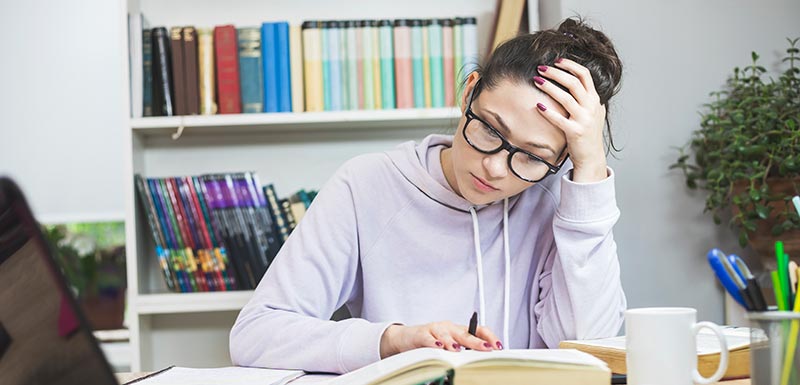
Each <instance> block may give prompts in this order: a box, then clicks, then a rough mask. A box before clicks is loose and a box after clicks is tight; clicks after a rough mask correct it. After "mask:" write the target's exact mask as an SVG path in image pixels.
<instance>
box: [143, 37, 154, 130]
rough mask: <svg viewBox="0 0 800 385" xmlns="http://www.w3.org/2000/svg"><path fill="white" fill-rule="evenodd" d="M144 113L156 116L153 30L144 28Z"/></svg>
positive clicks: (144, 114)
mask: <svg viewBox="0 0 800 385" xmlns="http://www.w3.org/2000/svg"><path fill="white" fill-rule="evenodd" d="M142 115H143V116H154V110H153V31H152V30H151V29H149V28H145V29H143V30H142Z"/></svg>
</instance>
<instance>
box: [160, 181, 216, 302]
mask: <svg viewBox="0 0 800 385" xmlns="http://www.w3.org/2000/svg"><path fill="white" fill-rule="evenodd" d="M161 181H162V183H163V184H164V185H165V191H166V192H167V197H168V198H169V202H168V203H167V206H168V207H169V210H170V212H171V213H172V215H173V219H174V221H175V224H176V229H177V230H178V234H177V239H178V247H180V251H181V252H182V253H183V257H184V258H185V262H186V266H187V268H188V270H189V274H190V276H191V277H192V278H193V279H194V285H193V289H194V290H195V291H208V288H207V286H206V282H205V277H204V276H203V274H202V272H201V271H200V269H199V268H198V267H199V264H198V262H197V259H196V258H195V255H194V252H193V251H192V249H193V247H192V245H193V241H192V238H191V233H190V231H189V225H188V223H187V222H186V215H185V213H184V212H183V209H182V206H181V204H180V202H179V201H178V196H177V192H176V191H177V187H176V186H175V181H174V180H173V179H172V178H164V179H162V180H161Z"/></svg>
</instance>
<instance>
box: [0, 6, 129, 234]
mask: <svg viewBox="0 0 800 385" xmlns="http://www.w3.org/2000/svg"><path fill="white" fill-rule="evenodd" d="M0 4H1V5H0V52H2V54H0V57H1V58H2V59H0V87H1V88H0V175H8V176H11V177H12V178H14V179H15V180H16V181H17V183H18V184H19V185H20V186H21V187H22V189H23V191H24V192H25V193H26V195H27V197H28V200H29V202H30V204H31V205H32V206H33V210H34V213H35V214H36V215H37V217H38V219H39V220H40V221H42V222H63V221H84V220H87V221H90V220H107V219H118V220H122V219H123V218H124V207H125V206H124V202H123V194H122V192H123V183H122V165H123V157H122V153H121V151H122V131H121V130H122V128H123V127H122V125H123V115H122V114H123V113H122V109H123V104H122V103H123V101H122V94H121V91H120V87H119V86H120V85H121V79H122V76H123V68H124V67H123V66H122V65H121V64H122V63H123V62H122V61H121V60H123V59H122V58H121V57H120V52H121V51H120V47H119V42H120V41H121V40H120V39H122V37H121V36H120V35H119V34H120V31H122V30H121V29H120V28H119V26H118V22H117V20H118V19H117V15H118V12H117V7H118V6H119V4H118V2H116V1H108V0H80V1H43V0H32V1H13V2H12V1H5V0H4V1H3V2H2V3H0Z"/></svg>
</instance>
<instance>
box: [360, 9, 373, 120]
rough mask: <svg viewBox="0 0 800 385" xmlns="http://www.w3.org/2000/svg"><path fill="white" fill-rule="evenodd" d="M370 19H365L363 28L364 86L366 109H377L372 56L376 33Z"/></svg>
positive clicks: (362, 59) (362, 58)
mask: <svg viewBox="0 0 800 385" xmlns="http://www.w3.org/2000/svg"><path fill="white" fill-rule="evenodd" d="M370 21H372V20H367V21H365V24H364V27H363V28H362V29H361V48H362V55H363V56H362V57H361V62H362V63H363V66H362V68H363V73H362V79H363V88H364V109H365V110H372V109H375V68H374V66H373V62H372V57H373V56H374V52H372V51H373V49H374V48H375V44H374V42H373V39H374V37H375V34H374V33H372V32H373V29H375V27H374V26H373V25H371V24H370Z"/></svg>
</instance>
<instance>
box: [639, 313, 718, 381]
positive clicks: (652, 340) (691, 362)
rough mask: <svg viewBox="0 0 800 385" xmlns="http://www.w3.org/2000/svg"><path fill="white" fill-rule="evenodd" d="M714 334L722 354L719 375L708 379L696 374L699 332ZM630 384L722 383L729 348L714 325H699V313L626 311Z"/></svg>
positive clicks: (715, 374)
mask: <svg viewBox="0 0 800 385" xmlns="http://www.w3.org/2000/svg"><path fill="white" fill-rule="evenodd" d="M702 328H708V329H711V330H712V331H714V334H716V335H717V338H718V339H719V344H720V348H721V350H722V354H721V357H720V362H719V367H718V368H717V371H716V373H714V375H712V376H711V377H709V378H705V377H703V376H701V375H700V373H699V372H698V371H697V342H696V337H697V332H698V331H700V329H702ZM625 345H626V354H627V368H628V384H630V385H691V384H692V382H694V383H695V384H711V383H714V382H717V381H719V379H720V378H722V376H723V375H724V374H725V370H727V368H728V345H727V344H726V343H725V336H724V335H723V334H722V330H721V329H720V328H719V326H717V324H715V323H713V322H697V310H695V309H692V308H681V307H660V308H659V307H653V308H641V309H631V310H627V311H625Z"/></svg>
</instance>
